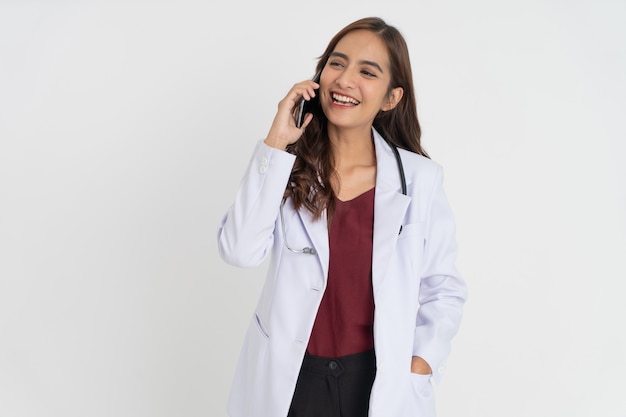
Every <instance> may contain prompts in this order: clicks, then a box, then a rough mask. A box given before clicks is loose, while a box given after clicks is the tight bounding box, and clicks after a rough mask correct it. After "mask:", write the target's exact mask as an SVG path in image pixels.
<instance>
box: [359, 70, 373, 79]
mask: <svg viewBox="0 0 626 417" xmlns="http://www.w3.org/2000/svg"><path fill="white" fill-rule="evenodd" d="M361 74H363V75H365V76H366V77H372V78H373V77H376V74H374V73H373V72H370V71H368V70H361Z"/></svg>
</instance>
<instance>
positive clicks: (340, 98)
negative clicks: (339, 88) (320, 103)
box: [333, 93, 360, 105]
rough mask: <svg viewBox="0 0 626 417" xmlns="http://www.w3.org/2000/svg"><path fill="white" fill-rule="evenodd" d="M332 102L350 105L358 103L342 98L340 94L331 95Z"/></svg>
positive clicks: (357, 102) (346, 97) (349, 98)
mask: <svg viewBox="0 0 626 417" xmlns="http://www.w3.org/2000/svg"><path fill="white" fill-rule="evenodd" d="M333 100H335V101H339V102H341V103H350V104H355V105H356V104H359V103H360V102H359V101H357V100H355V99H353V98H352V97H348V96H342V95H341V94H337V93H333Z"/></svg>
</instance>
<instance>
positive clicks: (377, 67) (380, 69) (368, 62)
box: [330, 52, 385, 73]
mask: <svg viewBox="0 0 626 417" xmlns="http://www.w3.org/2000/svg"><path fill="white" fill-rule="evenodd" d="M330 56H338V57H339V58H343V59H345V60H346V61H349V59H348V55H346V54H342V53H341V52H333V53H331V54H330ZM359 64H365V65H371V66H372V67H374V68H376V69H378V71H380V72H382V73H384V72H385V71H383V69H382V68H381V67H380V65H378V64H377V63H376V62H374V61H368V60H362V61H359Z"/></svg>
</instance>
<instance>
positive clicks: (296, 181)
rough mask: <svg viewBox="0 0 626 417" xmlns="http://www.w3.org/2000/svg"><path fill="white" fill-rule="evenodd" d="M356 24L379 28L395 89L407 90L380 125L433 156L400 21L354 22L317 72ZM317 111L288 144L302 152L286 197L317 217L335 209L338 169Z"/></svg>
mask: <svg viewBox="0 0 626 417" xmlns="http://www.w3.org/2000/svg"><path fill="white" fill-rule="evenodd" d="M355 30H367V31H370V32H372V33H375V34H376V35H378V37H379V38H380V39H381V40H382V41H383V42H384V43H385V45H386V46H387V51H388V54H389V63H390V67H391V71H390V72H391V82H390V84H389V93H391V90H392V89H393V88H396V87H402V89H403V90H404V94H403V96H402V99H401V100H400V102H399V103H398V104H397V105H396V107H395V108H394V109H392V110H389V111H385V112H383V111H381V112H379V113H378V115H377V116H376V118H375V119H374V128H375V129H376V130H377V131H378V132H379V133H380V134H381V135H382V136H383V137H384V138H385V139H387V141H389V142H390V143H392V144H393V145H395V146H397V147H399V148H403V149H406V150H409V151H412V152H415V153H418V154H420V155H424V156H426V157H428V155H427V153H426V152H425V151H424V149H422V146H421V144H420V136H421V129H420V125H419V121H418V119H417V107H416V102H415V90H414V87H413V76H412V74H413V73H412V70H411V62H410V60H409V51H408V48H407V45H406V42H405V40H404V37H403V36H402V35H401V34H400V32H399V31H398V30H397V29H396V28H395V27H393V26H390V25H388V24H387V23H386V22H385V21H384V20H382V19H380V18H378V17H367V18H363V19H359V20H357V21H355V22H352V23H351V24H349V25H348V26H346V27H344V28H343V29H342V30H341V31H339V33H337V34H336V35H335V36H334V37H333V38H332V39H331V41H330V43H329V44H328V46H327V47H326V50H325V51H324V53H323V54H322V55H321V56H320V57H319V59H318V62H317V68H316V72H320V71H321V70H322V69H323V68H324V66H325V65H326V61H328V58H329V57H330V54H331V53H332V52H333V51H334V50H335V47H336V46H337V44H338V43H339V41H340V40H341V39H342V38H343V37H344V36H346V35H347V34H348V33H350V32H353V31H355ZM314 114H315V117H314V118H313V120H312V121H311V123H309V125H308V126H307V128H306V130H305V132H304V134H303V135H302V137H301V138H300V139H298V141H296V142H295V143H294V144H292V145H290V146H288V147H287V152H290V153H292V154H295V155H296V161H295V164H294V166H293V169H292V171H291V176H290V178H289V184H288V185H287V189H286V190H285V195H284V198H287V197H291V198H292V200H293V203H294V206H295V207H296V209H300V208H301V207H304V208H306V209H307V210H309V211H310V212H311V213H313V216H314V218H320V217H321V215H322V213H323V212H324V209H328V211H329V212H331V213H332V211H333V209H334V197H335V194H334V192H333V189H332V187H331V186H330V179H331V177H332V176H333V175H336V172H335V167H334V164H333V155H332V148H331V146H330V140H329V139H328V133H327V130H326V126H327V119H326V116H324V113H323V112H322V111H321V108H318V109H316V111H314Z"/></svg>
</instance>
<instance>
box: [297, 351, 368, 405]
mask: <svg viewBox="0 0 626 417" xmlns="http://www.w3.org/2000/svg"><path fill="white" fill-rule="evenodd" d="M375 376H376V355H375V354H374V351H373V350H369V351H367V352H362V353H356V354H354V355H348V356H342V357H339V358H326V357H323V356H314V355H309V354H308V353H307V354H306V355H305V356H304V361H303V362H302V367H301V368H300V374H299V375H298V382H297V383H296V390H295V392H294V395H293V399H292V401H291V406H290V407H289V414H288V415H287V417H367V412H368V409H369V399H370V393H371V391H372V384H373V383H374V377H375Z"/></svg>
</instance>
